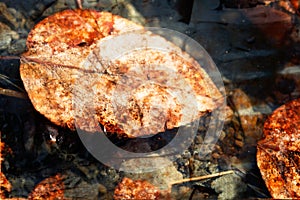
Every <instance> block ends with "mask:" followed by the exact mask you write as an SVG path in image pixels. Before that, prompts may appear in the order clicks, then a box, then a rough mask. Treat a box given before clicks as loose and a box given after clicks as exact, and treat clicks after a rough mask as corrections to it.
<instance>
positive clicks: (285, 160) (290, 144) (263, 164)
mask: <svg viewBox="0 0 300 200" xmlns="http://www.w3.org/2000/svg"><path fill="white" fill-rule="evenodd" d="M264 135H265V137H264V138H263V139H262V140H261V141H259V143H258V148H257V164H258V167H259V168H260V171H261V174H262V177H263V179H264V181H265V183H266V185H267V187H268V190H269V191H270V193H271V195H272V197H273V198H275V199H287V198H300V168H299V166H300V99H297V100H293V101H291V102H289V103H287V104H285V105H283V106H281V107H279V108H278V109H276V110H275V111H274V112H273V114H272V115H271V116H270V117H269V118H268V120H267V121H266V122H265V125H264Z"/></svg>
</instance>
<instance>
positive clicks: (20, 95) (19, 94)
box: [0, 87, 28, 99]
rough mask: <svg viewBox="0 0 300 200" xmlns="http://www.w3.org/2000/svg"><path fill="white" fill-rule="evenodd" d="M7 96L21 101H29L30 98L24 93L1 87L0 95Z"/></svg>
mask: <svg viewBox="0 0 300 200" xmlns="http://www.w3.org/2000/svg"><path fill="white" fill-rule="evenodd" d="M1 94H2V95H6V96H10V97H16V98H20V99H28V96H27V95H26V94H24V93H22V92H17V91H14V90H10V89H4V88H1V87H0V95H1Z"/></svg>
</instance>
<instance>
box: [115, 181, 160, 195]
mask: <svg viewBox="0 0 300 200" xmlns="http://www.w3.org/2000/svg"><path fill="white" fill-rule="evenodd" d="M159 196H160V190H159V189H158V188H157V187H155V186H154V185H152V184H151V183H149V182H147V181H142V180H135V181H134V180H131V179H129V178H126V177H125V178H123V180H122V182H120V183H119V184H118V186H117V187H116V189H115V192H114V199H115V200H117V199H159Z"/></svg>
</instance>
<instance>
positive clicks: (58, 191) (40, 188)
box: [28, 174, 66, 200]
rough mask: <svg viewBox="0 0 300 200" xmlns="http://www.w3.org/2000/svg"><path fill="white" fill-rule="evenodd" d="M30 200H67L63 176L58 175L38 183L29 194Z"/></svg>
mask: <svg viewBox="0 0 300 200" xmlns="http://www.w3.org/2000/svg"><path fill="white" fill-rule="evenodd" d="M28 199H31V200H35V199H53V200H54V199H61V200H63V199H66V198H65V197H64V183H63V178H62V176H61V175H60V174H57V175H55V176H53V177H49V178H46V179H44V180H43V181H41V182H40V183H38V184H37V185H36V186H35V188H34V189H33V190H32V191H31V193H30V194H29V196H28Z"/></svg>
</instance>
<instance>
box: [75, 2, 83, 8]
mask: <svg viewBox="0 0 300 200" xmlns="http://www.w3.org/2000/svg"><path fill="white" fill-rule="evenodd" d="M82 2H83V0H76V3H77V6H78V8H79V9H80V10H82Z"/></svg>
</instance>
